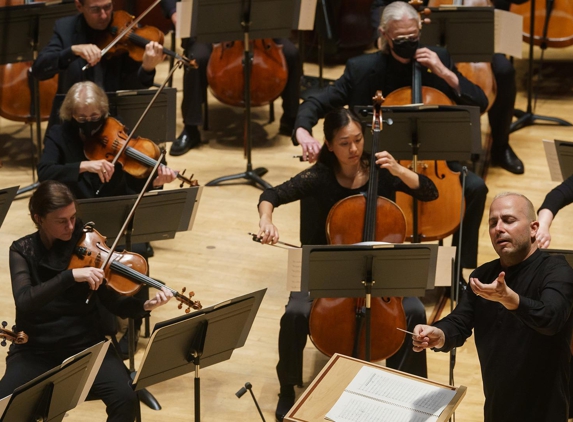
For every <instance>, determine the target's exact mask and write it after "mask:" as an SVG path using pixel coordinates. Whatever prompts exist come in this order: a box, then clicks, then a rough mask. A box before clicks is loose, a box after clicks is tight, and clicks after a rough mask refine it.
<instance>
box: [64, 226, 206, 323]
mask: <svg viewBox="0 0 573 422" xmlns="http://www.w3.org/2000/svg"><path fill="white" fill-rule="evenodd" d="M110 253H111V259H108V258H109V255H110ZM105 261H108V262H109V264H108V265H106V266H105V268H104V269H103V270H104V274H105V285H106V286H107V287H108V288H111V289H113V290H115V291H116V292H117V293H119V294H121V295H124V296H133V295H134V294H136V293H137V292H138V291H139V290H140V289H141V286H142V285H144V284H145V285H148V286H150V287H153V288H155V289H158V290H161V288H162V287H166V288H167V289H168V290H170V291H171V292H172V293H173V296H174V297H175V299H177V300H178V301H179V302H180V303H179V306H178V308H179V309H182V307H183V305H185V306H186V307H187V308H186V309H185V312H186V313H188V312H190V310H191V308H193V309H201V302H199V301H194V300H192V299H191V298H192V297H193V296H194V295H195V293H194V292H189V293H188V295H187V296H185V294H184V293H185V288H184V289H183V290H182V292H181V293H179V292H178V291H176V290H174V289H172V288H171V287H169V286H166V285H164V284H162V283H160V282H158V281H157V280H154V279H152V278H151V277H148V276H147V273H148V266H147V261H146V260H145V258H144V257H142V256H141V255H139V254H137V253H133V252H127V251H123V252H116V251H113V252H111V250H110V248H109V247H108V246H107V244H106V237H105V236H102V235H101V234H100V233H99V232H98V231H97V230H96V229H95V228H94V224H93V223H91V222H90V223H87V224H86V225H85V226H84V228H83V235H82V237H81V238H80V240H79V241H78V243H77V245H76V247H75V249H74V253H73V255H72V258H71V259H70V263H69V264H68V269H74V268H85V267H95V268H101V267H102V265H103V264H104V262H105Z"/></svg>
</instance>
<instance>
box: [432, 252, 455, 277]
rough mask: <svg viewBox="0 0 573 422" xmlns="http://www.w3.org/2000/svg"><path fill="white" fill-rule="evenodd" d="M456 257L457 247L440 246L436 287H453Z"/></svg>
mask: <svg viewBox="0 0 573 422" xmlns="http://www.w3.org/2000/svg"><path fill="white" fill-rule="evenodd" d="M455 257H456V247H455V246H440V247H439V248H438V261H437V262H436V280H435V281H434V286H443V287H450V286H451V285H452V258H454V259H455Z"/></svg>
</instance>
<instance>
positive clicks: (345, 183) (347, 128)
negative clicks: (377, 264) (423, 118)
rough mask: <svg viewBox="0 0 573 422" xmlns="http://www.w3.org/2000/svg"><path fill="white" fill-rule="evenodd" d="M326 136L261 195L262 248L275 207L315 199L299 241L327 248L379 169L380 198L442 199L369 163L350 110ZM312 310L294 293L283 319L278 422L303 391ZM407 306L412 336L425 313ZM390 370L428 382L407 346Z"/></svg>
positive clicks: (271, 236) (382, 158) (334, 116)
mask: <svg viewBox="0 0 573 422" xmlns="http://www.w3.org/2000/svg"><path fill="white" fill-rule="evenodd" d="M324 136H325V142H324V145H323V147H322V149H321V152H320V155H319V158H318V162H317V163H316V164H315V165H314V166H312V167H310V168H308V169H306V170H304V171H302V172H301V173H299V174H297V175H296V176H294V177H293V178H292V179H290V180H288V181H286V182H285V183H282V184H280V185H278V186H276V187H274V188H270V189H266V190H265V191H264V192H263V193H262V194H261V197H260V200H259V207H258V208H259V215H260V222H259V227H260V230H259V233H258V236H259V238H260V239H261V242H262V243H270V244H274V243H276V242H277V241H278V239H279V232H278V228H277V227H276V226H275V225H274V224H273V220H272V214H273V210H274V209H275V208H276V207H278V206H280V205H283V204H287V203H289V202H293V201H297V200H301V201H304V200H305V199H307V198H312V199H313V200H314V201H315V202H316V204H317V209H316V210H314V211H315V212H314V213H313V215H311V216H310V218H311V219H312V221H313V224H311V225H308V226H307V227H303V226H302V225H301V239H303V238H305V239H308V243H306V242H303V244H314V245H320V244H326V228H325V226H326V219H327V215H328V212H329V211H330V209H331V208H332V206H333V205H334V204H336V203H337V202H338V201H339V200H341V199H344V198H347V197H349V196H351V195H356V194H361V193H364V192H367V190H368V183H369V177H370V175H369V167H370V165H376V166H379V167H380V170H379V171H378V172H377V174H378V195H379V196H383V197H386V198H388V199H394V197H395V193H396V191H402V192H406V193H408V194H410V195H412V196H414V197H415V198H416V199H418V200H420V201H431V200H434V199H436V198H437V197H438V191H437V190H436V186H435V185H434V183H433V182H432V181H431V180H430V179H428V178H427V177H425V176H423V175H418V174H416V173H414V172H412V171H411V170H409V169H407V168H406V167H403V166H401V165H399V164H398V163H397V162H396V160H394V158H393V157H392V155H390V154H389V153H388V152H387V151H383V152H379V153H376V163H370V160H369V157H368V156H367V155H364V154H363V151H364V139H363V135H362V127H361V125H360V122H359V120H358V119H357V117H356V116H354V115H353V114H352V113H351V112H350V111H349V110H347V109H343V108H342V109H337V110H334V111H332V112H330V113H328V114H327V115H326V118H325V120H324ZM301 220H304V217H303V218H302V219H301ZM303 231H305V233H302V232H303ZM311 304H312V301H311V299H310V298H309V296H308V293H306V292H291V294H290V297H289V302H288V304H287V306H286V310H285V314H284V315H283V317H282V318H281V325H280V332H279V362H278V364H277V375H278V378H279V383H280V398H279V402H278V405H277V409H276V418H277V420H279V421H282V420H283V418H284V415H285V414H286V412H287V411H288V410H289V409H290V407H291V406H292V405H293V404H294V400H295V394H294V386H295V385H302V356H303V350H304V346H305V344H306V337H307V334H308V317H309V314H310V309H311ZM403 306H404V311H405V313H406V319H407V326H408V330H411V329H413V327H414V326H416V324H423V323H425V322H424V321H425V320H426V311H425V309H424V305H423V304H422V303H421V302H420V300H419V299H418V298H415V297H407V298H404V300H403ZM372 335H374V336H375V335H376V333H375V332H374V333H373V334H372ZM386 364H387V365H388V366H389V367H392V368H395V369H400V370H402V371H406V372H410V373H412V374H415V375H418V376H422V377H426V376H427V369H426V356H418V355H416V353H414V352H413V351H412V348H411V347H410V345H409V344H408V342H404V345H403V346H402V347H401V348H400V349H399V350H398V352H396V353H395V354H394V355H393V356H392V357H390V358H388V359H387V360H386Z"/></svg>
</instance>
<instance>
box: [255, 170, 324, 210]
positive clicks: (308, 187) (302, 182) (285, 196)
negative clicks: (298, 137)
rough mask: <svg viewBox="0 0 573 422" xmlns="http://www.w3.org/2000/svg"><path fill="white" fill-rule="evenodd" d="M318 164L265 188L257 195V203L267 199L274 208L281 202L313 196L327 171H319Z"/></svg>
mask: <svg viewBox="0 0 573 422" xmlns="http://www.w3.org/2000/svg"><path fill="white" fill-rule="evenodd" d="M318 166H319V165H318V164H317V165H314V166H312V167H311V168H309V169H306V170H304V171H302V172H300V173H299V174H297V175H296V176H294V177H293V178H291V179H290V180H287V181H286V182H284V183H282V184H280V185H278V186H275V187H273V188H270V189H265V190H264V191H263V193H262V194H261V196H260V197H259V204H260V203H261V202H262V201H267V202H270V203H271V204H273V207H274V208H276V207H278V206H280V205H283V204H288V203H290V202H294V201H298V200H300V199H302V198H305V197H308V196H313V195H314V194H315V193H316V192H317V191H318V190H320V187H321V186H322V185H323V182H324V180H325V178H327V177H328V175H327V171H326V170H325V171H320V169H319V167H318Z"/></svg>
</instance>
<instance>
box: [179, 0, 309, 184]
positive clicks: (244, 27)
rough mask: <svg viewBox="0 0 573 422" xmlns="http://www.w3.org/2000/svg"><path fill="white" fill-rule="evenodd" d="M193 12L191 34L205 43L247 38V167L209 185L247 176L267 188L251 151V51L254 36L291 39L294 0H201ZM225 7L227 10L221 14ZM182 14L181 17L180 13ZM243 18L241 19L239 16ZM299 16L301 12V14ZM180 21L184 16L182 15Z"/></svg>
mask: <svg viewBox="0 0 573 422" xmlns="http://www.w3.org/2000/svg"><path fill="white" fill-rule="evenodd" d="M193 6H194V8H193V9H192V14H191V34H190V36H192V37H197V39H198V40H199V41H202V42H221V41H223V40H224V41H233V40H243V42H244V46H245V51H244V58H243V76H244V85H245V91H244V100H245V118H244V124H245V126H244V136H245V144H246V150H245V155H246V158H247V169H246V171H244V172H242V173H237V174H232V175H228V176H221V177H218V178H216V179H214V180H211V181H210V182H208V183H207V184H206V186H216V185H218V184H220V183H223V182H227V181H231V180H238V179H246V181H247V182H249V183H252V184H253V185H254V186H259V187H261V188H263V189H265V188H270V187H272V186H271V185H270V184H269V183H268V182H266V181H264V180H263V179H262V176H263V175H264V174H266V173H267V172H268V170H267V169H266V168H264V167H258V168H255V169H253V165H252V162H251V150H252V148H253V139H252V131H251V67H252V59H253V55H252V53H251V51H250V42H249V40H250V38H251V37H252V38H253V39H257V38H281V37H282V38H288V36H289V34H290V31H291V28H292V27H293V22H294V21H295V2H294V0H276V1H270V2H269V1H265V0H199V1H196V2H193ZM221 10H225V13H223V14H221ZM179 16H181V15H180V14H179ZM237 17H239V19H237ZM297 18H298V15H297ZM178 19H179V20H180V19H181V17H179V18H178Z"/></svg>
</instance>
